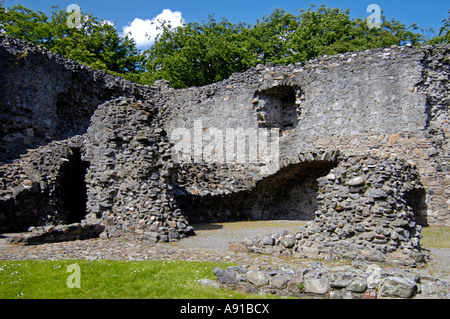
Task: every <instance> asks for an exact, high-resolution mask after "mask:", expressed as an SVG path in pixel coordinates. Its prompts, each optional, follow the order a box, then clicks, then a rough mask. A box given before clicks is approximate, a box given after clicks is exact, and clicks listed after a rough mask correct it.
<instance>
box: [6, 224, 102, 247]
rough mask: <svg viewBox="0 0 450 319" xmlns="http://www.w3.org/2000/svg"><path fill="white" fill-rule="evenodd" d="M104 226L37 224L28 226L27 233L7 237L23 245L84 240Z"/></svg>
mask: <svg viewBox="0 0 450 319" xmlns="http://www.w3.org/2000/svg"><path fill="white" fill-rule="evenodd" d="M104 230H105V226H103V225H100V224H89V223H74V224H68V225H58V226H54V225H52V226H45V227H43V226H38V227H30V229H29V230H28V231H29V233H27V234H21V235H14V236H10V237H8V241H9V242H11V243H21V244H25V245H37V244H45V243H55V242H64V241H73V240H86V239H91V238H97V237H99V235H100V234H101V233H103V231H104Z"/></svg>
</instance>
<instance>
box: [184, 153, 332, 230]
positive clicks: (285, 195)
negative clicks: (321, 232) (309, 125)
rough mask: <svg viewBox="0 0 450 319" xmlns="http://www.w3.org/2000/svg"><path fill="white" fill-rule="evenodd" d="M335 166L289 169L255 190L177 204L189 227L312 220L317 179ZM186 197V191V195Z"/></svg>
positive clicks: (186, 197)
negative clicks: (265, 221)
mask: <svg viewBox="0 0 450 319" xmlns="http://www.w3.org/2000/svg"><path fill="white" fill-rule="evenodd" d="M335 166H336V163H334V162H328V161H317V162H308V163H300V164H294V165H290V166H288V167H285V168H283V169H281V170H280V171H279V172H278V173H276V174H274V175H271V176H269V177H267V178H265V179H263V180H261V181H259V182H257V183H256V185H255V187H254V188H252V189H247V190H245V191H240V192H237V193H232V194H227V195H217V196H211V195H207V196H197V195H182V196H177V197H176V200H177V203H178V204H179V207H180V209H181V211H182V214H183V215H184V216H185V217H186V219H187V220H188V221H189V222H190V223H194V224H197V223H212V222H231V221H244V220H245V221H246V220H313V219H314V216H315V215H314V212H315V211H316V210H317V208H318V203H317V199H316V197H317V195H318V190H319V186H318V182H317V179H318V178H319V177H322V176H326V175H327V174H328V173H329V171H330V170H331V169H332V168H333V167H335ZM183 193H184V194H187V192H186V191H184V192H183Z"/></svg>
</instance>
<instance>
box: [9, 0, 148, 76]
mask: <svg viewBox="0 0 450 319" xmlns="http://www.w3.org/2000/svg"><path fill="white" fill-rule="evenodd" d="M68 17H69V13H68V12H66V11H65V10H58V7H57V6H54V7H53V11H52V16H51V17H48V16H47V15H46V14H45V13H43V12H41V11H37V12H35V11H32V10H30V9H28V8H26V7H24V6H22V5H20V4H19V5H16V6H13V7H12V8H8V10H5V9H4V8H3V7H2V9H1V10H0V27H1V29H3V33H4V34H6V35H11V36H14V37H16V38H20V39H23V40H25V41H27V42H30V43H33V44H38V45H42V46H44V47H46V48H48V49H50V50H51V51H53V52H55V53H59V54H61V55H63V56H65V57H67V58H70V59H74V60H77V61H79V62H81V63H84V64H86V65H89V66H92V67H94V68H97V69H103V70H107V71H111V72H115V73H128V72H136V71H137V70H138V69H139V65H140V55H139V54H138V50H137V49H136V44H135V43H134V41H133V40H132V39H130V38H129V37H127V36H125V37H120V36H119V34H118V32H117V31H116V29H115V28H114V26H113V25H111V24H109V23H107V22H106V21H98V19H97V18H96V17H93V16H92V15H84V14H82V15H81V19H80V24H79V25H78V26H77V27H72V28H70V27H69V26H68V25H67V18H68Z"/></svg>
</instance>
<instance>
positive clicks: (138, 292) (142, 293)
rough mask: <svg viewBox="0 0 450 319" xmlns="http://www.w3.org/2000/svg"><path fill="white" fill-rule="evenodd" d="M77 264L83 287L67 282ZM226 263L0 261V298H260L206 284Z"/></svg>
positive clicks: (226, 265)
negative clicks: (206, 279) (71, 285)
mask: <svg viewBox="0 0 450 319" xmlns="http://www.w3.org/2000/svg"><path fill="white" fill-rule="evenodd" d="M74 263H76V264H78V265H79V267H80V271H81V275H80V284H81V288H79V289H78V288H68V286H67V279H68V278H69V276H71V275H72V274H73V273H71V272H67V267H68V266H69V265H71V264H74ZM216 266H219V267H222V268H225V267H228V266H230V265H229V264H221V263H210V262H187V261H140V262H130V261H85V260H78V261H68V260H65V261H29V260H27V261H2V262H0V299H12V298H14V299H16V298H24V299H35V298H43V299H67V298H70V299H86V298H87V299H90V298H92V299H129V298H132V299H154V298H157V299H217V298H218V299H233V298H237V299H244V298H253V299H254V298H262V297H261V296H258V295H246V294H243V293H239V292H236V291H232V290H225V289H216V288H212V287H204V286H201V285H200V284H198V282H197V281H198V280H199V279H203V278H208V279H215V275H214V274H213V269H214V268H215V267H216Z"/></svg>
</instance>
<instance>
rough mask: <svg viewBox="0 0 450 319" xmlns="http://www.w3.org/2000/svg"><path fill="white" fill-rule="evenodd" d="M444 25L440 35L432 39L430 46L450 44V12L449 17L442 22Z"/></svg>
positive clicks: (429, 42)
mask: <svg viewBox="0 0 450 319" xmlns="http://www.w3.org/2000/svg"><path fill="white" fill-rule="evenodd" d="M442 24H443V25H442V27H441V28H440V30H439V35H438V36H435V37H433V38H431V39H430V40H429V41H428V44H441V43H447V44H450V10H449V11H448V17H447V18H446V19H444V20H443V21H442Z"/></svg>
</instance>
